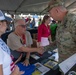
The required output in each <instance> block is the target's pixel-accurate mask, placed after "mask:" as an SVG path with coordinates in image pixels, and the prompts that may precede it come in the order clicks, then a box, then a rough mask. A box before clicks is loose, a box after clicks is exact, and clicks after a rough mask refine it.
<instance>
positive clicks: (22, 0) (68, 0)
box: [0, 0, 76, 14]
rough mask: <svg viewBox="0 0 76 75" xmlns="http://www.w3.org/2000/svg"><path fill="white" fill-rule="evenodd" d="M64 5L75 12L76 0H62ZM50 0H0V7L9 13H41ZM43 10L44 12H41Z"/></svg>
mask: <svg viewBox="0 0 76 75" xmlns="http://www.w3.org/2000/svg"><path fill="white" fill-rule="evenodd" d="M63 1H64V3H65V6H66V7H67V8H68V9H69V10H70V11H72V12H76V0H63ZM49 2H50V0H0V9H1V10H3V11H5V12H7V13H10V14H15V13H16V14H18V13H25V14H27V13H30V14H32V13H33V14H41V13H42V14H43V13H46V12H45V11H44V10H45V8H46V7H47V6H48V3H49ZM43 11H44V12H43Z"/></svg>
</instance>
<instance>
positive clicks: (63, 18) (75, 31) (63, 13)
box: [48, 0, 76, 62]
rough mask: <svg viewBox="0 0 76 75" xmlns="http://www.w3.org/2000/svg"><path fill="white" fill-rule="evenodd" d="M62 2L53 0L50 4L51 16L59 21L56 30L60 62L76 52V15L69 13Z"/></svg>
mask: <svg viewBox="0 0 76 75" xmlns="http://www.w3.org/2000/svg"><path fill="white" fill-rule="evenodd" d="M62 4H63V3H62V1H61V0H52V1H51V2H50V3H49V6H48V11H49V14H50V16H51V17H52V18H53V19H54V20H55V21H59V24H58V27H57V32H56V44H57V47H58V51H59V62H62V61H64V60H65V59H67V58H68V57H70V56H72V55H73V54H75V53H76V15H75V14H73V13H69V11H68V10H67V9H66V8H65V7H64V6H63V5H62Z"/></svg>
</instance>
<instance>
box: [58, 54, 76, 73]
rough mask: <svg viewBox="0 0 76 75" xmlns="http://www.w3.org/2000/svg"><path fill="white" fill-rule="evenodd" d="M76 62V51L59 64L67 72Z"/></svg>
mask: <svg viewBox="0 0 76 75" xmlns="http://www.w3.org/2000/svg"><path fill="white" fill-rule="evenodd" d="M75 64H76V53H75V54H74V55H72V56H71V57H69V58H68V59H66V60H65V61H63V62H62V63H60V64H59V67H60V69H61V70H62V72H63V73H64V74H66V73H67V72H68V71H69V70H70V69H71V68H72V67H73V66H74V65H75Z"/></svg>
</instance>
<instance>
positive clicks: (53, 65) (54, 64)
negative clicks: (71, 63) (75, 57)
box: [44, 60, 58, 69]
mask: <svg viewBox="0 0 76 75" xmlns="http://www.w3.org/2000/svg"><path fill="white" fill-rule="evenodd" d="M44 65H45V66H47V67H49V68H51V69H53V68H54V67H55V66H57V65H58V63H57V62H55V61H51V60H49V61H47V62H46V63H45V64H44Z"/></svg>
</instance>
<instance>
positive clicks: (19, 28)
mask: <svg viewBox="0 0 76 75" xmlns="http://www.w3.org/2000/svg"><path fill="white" fill-rule="evenodd" d="M14 25H15V30H14V32H12V33H10V34H9V35H8V39H7V45H8V46H9V47H10V49H11V53H12V55H14V57H15V59H17V58H18V57H19V56H21V55H23V53H25V52H27V54H26V57H25V56H24V57H25V59H24V60H23V63H24V65H26V66H27V65H29V58H30V52H38V53H40V54H42V53H43V48H30V47H31V44H32V38H31V35H30V33H29V32H28V31H26V23H25V20H24V19H21V18H16V19H15V22H14Z"/></svg>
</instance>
